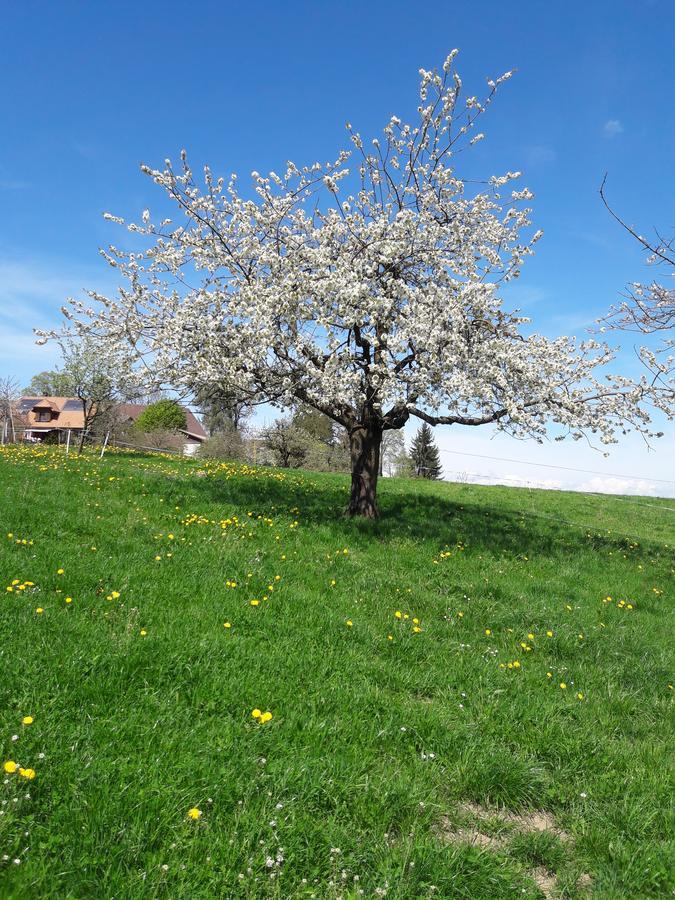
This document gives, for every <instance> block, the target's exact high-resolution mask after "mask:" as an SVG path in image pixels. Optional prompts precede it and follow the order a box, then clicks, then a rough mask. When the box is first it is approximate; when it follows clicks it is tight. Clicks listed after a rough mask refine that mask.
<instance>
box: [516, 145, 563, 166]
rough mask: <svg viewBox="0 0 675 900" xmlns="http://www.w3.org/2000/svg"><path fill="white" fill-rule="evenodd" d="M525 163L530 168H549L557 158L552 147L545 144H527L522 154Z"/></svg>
mask: <svg viewBox="0 0 675 900" xmlns="http://www.w3.org/2000/svg"><path fill="white" fill-rule="evenodd" d="M523 157H524V159H525V163H526V165H527V166H528V167H530V166H550V165H551V164H552V163H554V162H555V161H556V159H557V158H558V154H557V153H556V152H555V150H554V149H553V147H549V146H548V145H547V144H529V145H528V146H527V147H525V151H524V154H523Z"/></svg>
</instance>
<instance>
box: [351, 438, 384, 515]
mask: <svg viewBox="0 0 675 900" xmlns="http://www.w3.org/2000/svg"><path fill="white" fill-rule="evenodd" d="M381 445H382V429H381V428H380V427H379V425H374V424H372V423H371V424H368V425H362V426H357V427H356V428H352V429H351V430H350V432H349V449H350V454H351V461H352V491H351V496H350V498H349V506H348V507H347V515H348V516H362V517H363V518H365V519H375V518H377V515H378V512H377V502H376V497H377V476H378V474H379V471H380V447H381Z"/></svg>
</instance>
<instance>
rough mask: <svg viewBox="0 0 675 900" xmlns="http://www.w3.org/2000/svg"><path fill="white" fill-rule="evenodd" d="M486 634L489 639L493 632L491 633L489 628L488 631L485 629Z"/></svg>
mask: <svg viewBox="0 0 675 900" xmlns="http://www.w3.org/2000/svg"><path fill="white" fill-rule="evenodd" d="M485 634H486V635H487V636H488V637H490V635H491V634H492V631H490V629H489V628H486V629H485Z"/></svg>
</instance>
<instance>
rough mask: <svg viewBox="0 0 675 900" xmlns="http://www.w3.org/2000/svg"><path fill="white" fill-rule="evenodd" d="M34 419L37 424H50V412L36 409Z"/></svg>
mask: <svg viewBox="0 0 675 900" xmlns="http://www.w3.org/2000/svg"><path fill="white" fill-rule="evenodd" d="M35 418H36V421H38V422H51V420H52V412H51V410H50V409H38V410H37V413H36V416H35Z"/></svg>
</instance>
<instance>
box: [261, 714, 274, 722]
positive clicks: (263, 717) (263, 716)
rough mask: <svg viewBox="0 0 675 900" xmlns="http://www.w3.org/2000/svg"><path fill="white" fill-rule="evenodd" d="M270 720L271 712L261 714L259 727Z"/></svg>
mask: <svg viewBox="0 0 675 900" xmlns="http://www.w3.org/2000/svg"><path fill="white" fill-rule="evenodd" d="M271 718H272V713H271V712H264V713H263V714H262V716H260V724H261V725H264V724H265V722H269V721H270V719H271Z"/></svg>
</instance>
